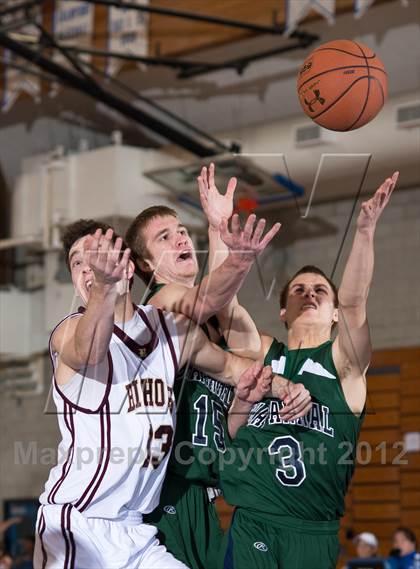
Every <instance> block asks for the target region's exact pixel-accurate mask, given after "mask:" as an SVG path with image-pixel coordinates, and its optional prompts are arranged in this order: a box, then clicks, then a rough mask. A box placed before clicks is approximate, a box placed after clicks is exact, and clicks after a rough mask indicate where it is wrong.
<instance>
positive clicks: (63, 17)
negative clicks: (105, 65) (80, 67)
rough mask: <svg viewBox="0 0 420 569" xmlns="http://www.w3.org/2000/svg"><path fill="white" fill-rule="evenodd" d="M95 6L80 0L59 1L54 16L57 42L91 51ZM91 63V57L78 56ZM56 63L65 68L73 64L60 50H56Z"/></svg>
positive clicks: (54, 32) (54, 31)
mask: <svg viewBox="0 0 420 569" xmlns="http://www.w3.org/2000/svg"><path fill="white" fill-rule="evenodd" d="M94 10H95V6H94V4H90V3H88V2H79V1H78V0H58V1H57V2H56V6H55V10H54V16H53V34H54V38H55V40H56V41H57V42H58V43H60V44H63V45H64V46H66V45H68V46H71V45H74V46H77V47H84V48H87V49H90V48H91V47H92V36H93V26H94V13H95V12H94ZM77 57H78V58H79V59H82V60H83V61H87V62H89V61H90V59H91V56H90V55H85V54H83V55H79V54H78V55H77ZM53 59H54V61H55V62H56V63H59V64H60V65H63V66H65V67H72V64H71V63H70V62H69V60H68V59H66V58H65V57H64V56H63V55H62V54H61V53H60V52H59V51H58V50H54V57H53Z"/></svg>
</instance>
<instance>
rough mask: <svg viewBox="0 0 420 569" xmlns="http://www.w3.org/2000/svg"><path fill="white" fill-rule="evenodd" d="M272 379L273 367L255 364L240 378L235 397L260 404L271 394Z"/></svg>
mask: <svg viewBox="0 0 420 569" xmlns="http://www.w3.org/2000/svg"><path fill="white" fill-rule="evenodd" d="M272 378H273V372H272V369H271V366H265V367H263V366H262V364H260V363H259V362H255V363H254V364H253V365H252V366H251V367H249V368H248V369H247V370H246V371H244V373H243V374H242V375H241V377H240V378H239V382H238V384H237V385H236V388H235V395H236V397H237V398H238V399H239V400H240V401H244V402H246V403H252V404H254V403H258V401H261V399H263V398H264V397H266V396H267V395H268V394H269V393H270V391H271V382H272Z"/></svg>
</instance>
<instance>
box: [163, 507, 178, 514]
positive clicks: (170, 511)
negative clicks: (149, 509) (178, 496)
mask: <svg viewBox="0 0 420 569" xmlns="http://www.w3.org/2000/svg"><path fill="white" fill-rule="evenodd" d="M163 511H164V512H166V513H167V514H172V515H174V514H176V509H175V508H174V507H173V506H165V507H164V508H163Z"/></svg>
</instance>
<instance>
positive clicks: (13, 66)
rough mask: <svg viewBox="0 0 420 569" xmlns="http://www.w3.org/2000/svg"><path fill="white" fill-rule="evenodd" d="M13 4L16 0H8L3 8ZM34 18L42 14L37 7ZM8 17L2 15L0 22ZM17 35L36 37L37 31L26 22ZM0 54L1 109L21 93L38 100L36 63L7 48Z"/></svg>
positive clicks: (39, 88)
mask: <svg viewBox="0 0 420 569" xmlns="http://www.w3.org/2000/svg"><path fill="white" fill-rule="evenodd" d="M13 4H16V0H8V1H7V2H6V4H5V8H6V7H7V6H11V5H13ZM35 18H36V19H37V20H38V21H39V22H41V18H42V16H41V10H40V8H38V9H37V11H36V12H35ZM8 19H10V20H11V19H12V17H9V18H7V17H4V18H3V20H2V22H3V23H4V24H7V23H8ZM19 35H20V36H21V38H22V39H25V36H26V37H27V38H28V39H33V38H38V35H39V32H38V30H37V28H36V27H35V26H33V25H31V24H28V25H27V26H22V27H21V28H19ZM2 56H3V90H2V98H1V109H2V111H4V112H7V111H9V110H10V109H11V108H12V107H13V105H14V104H15V102H16V101H17V99H18V98H19V96H20V95H21V94H22V93H26V94H27V95H29V96H30V97H31V98H33V99H35V100H36V101H39V99H40V95H41V80H40V79H39V77H37V76H36V73H37V72H38V71H39V69H38V68H37V67H36V65H32V64H31V63H29V62H28V61H27V60H26V59H22V58H20V57H18V56H17V55H15V54H14V53H13V52H12V51H10V50H8V49H4V50H3V52H2ZM26 70H27V71H26ZM31 70H32V71H34V73H31Z"/></svg>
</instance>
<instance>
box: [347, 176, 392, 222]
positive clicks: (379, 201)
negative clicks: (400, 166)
mask: <svg viewBox="0 0 420 569" xmlns="http://www.w3.org/2000/svg"><path fill="white" fill-rule="evenodd" d="M398 176H399V172H394V173H393V175H392V177H391V178H387V179H386V180H385V182H384V183H383V184H381V186H380V187H379V188H378V189H377V190H376V192H375V194H374V195H373V197H371V198H370V200H368V201H366V202H363V203H362V207H361V210H360V214H359V217H358V219H357V227H358V228H359V230H361V231H367V230H369V229H374V228H375V227H376V223H377V222H378V219H379V218H380V216H381V215H382V212H383V211H384V209H385V207H386V206H387V204H388V202H389V199H390V197H391V194H392V192H393V190H394V188H395V184H396V183H397V180H398Z"/></svg>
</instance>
